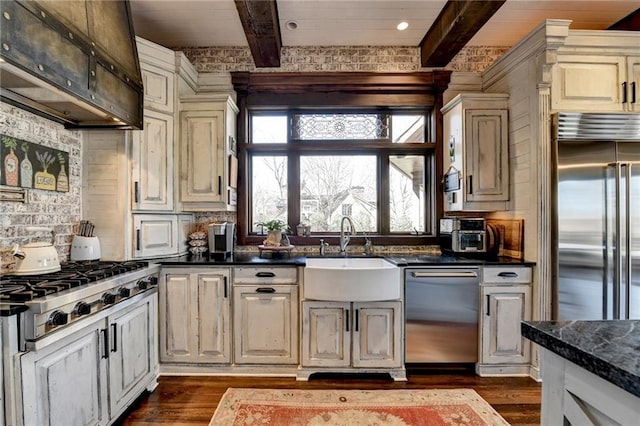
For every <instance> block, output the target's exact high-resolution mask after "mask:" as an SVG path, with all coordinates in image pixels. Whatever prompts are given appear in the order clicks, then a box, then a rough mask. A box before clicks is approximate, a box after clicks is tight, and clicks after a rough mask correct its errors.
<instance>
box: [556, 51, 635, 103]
mask: <svg viewBox="0 0 640 426" xmlns="http://www.w3.org/2000/svg"><path fill="white" fill-rule="evenodd" d="M625 63H626V60H625V57H624V56H607V55H600V56H588V55H571V56H567V55H561V56H559V57H558V63H557V64H556V65H554V67H553V71H552V79H553V84H552V85H551V108H552V109H554V110H560V111H567V110H568V111H582V112H592V111H608V112H619V111H624V108H625V104H623V103H622V83H623V82H625V81H626V73H627V70H626V65H625Z"/></svg>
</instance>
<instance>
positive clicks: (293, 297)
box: [233, 284, 298, 364]
mask: <svg viewBox="0 0 640 426" xmlns="http://www.w3.org/2000/svg"><path fill="white" fill-rule="evenodd" d="M297 324H298V286H297V285H270V286H269V285H267V286H264V285H235V284H234V286H233V330H234V332H233V336H234V339H233V343H234V362H235V363H236V364H298V327H297Z"/></svg>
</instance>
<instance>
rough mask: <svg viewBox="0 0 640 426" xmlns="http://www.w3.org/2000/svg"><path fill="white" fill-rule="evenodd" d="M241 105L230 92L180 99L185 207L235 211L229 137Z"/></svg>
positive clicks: (181, 184) (181, 162) (189, 209)
mask: <svg viewBox="0 0 640 426" xmlns="http://www.w3.org/2000/svg"><path fill="white" fill-rule="evenodd" d="M237 113H238V108H237V107H236V105H235V103H234V102H233V100H232V99H231V97H229V96H228V95H194V96H185V97H182V98H181V99H180V167H179V169H180V173H179V176H180V201H181V202H182V206H183V209H184V210H185V211H212V210H228V211H235V209H236V201H235V187H236V183H235V182H231V181H230V176H229V162H230V158H229V157H230V156H235V153H233V152H232V151H231V148H230V139H233V140H235V137H236V135H235V132H236V116H237Z"/></svg>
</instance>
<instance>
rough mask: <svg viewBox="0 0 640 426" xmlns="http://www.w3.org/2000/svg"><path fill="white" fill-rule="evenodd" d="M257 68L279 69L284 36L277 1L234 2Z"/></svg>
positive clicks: (251, 0) (250, 0) (236, 0)
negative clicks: (281, 30) (281, 31)
mask: <svg viewBox="0 0 640 426" xmlns="http://www.w3.org/2000/svg"><path fill="white" fill-rule="evenodd" d="M234 2H235V4H236V9H238V15H240V21H241V22H242V28H244V33H245V35H246V36H247V42H248V43H249V49H250V50H251V55H252V56H253V62H254V63H255V65H256V67H260V68H261V67H279V66H280V52H281V50H282V36H281V34H280V23H279V20H278V6H277V5H276V0H260V1H255V0H234Z"/></svg>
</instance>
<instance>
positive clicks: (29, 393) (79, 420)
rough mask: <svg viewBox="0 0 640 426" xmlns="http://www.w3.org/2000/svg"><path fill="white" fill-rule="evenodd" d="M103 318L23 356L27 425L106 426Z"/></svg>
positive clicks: (23, 388) (24, 401) (22, 370)
mask: <svg viewBox="0 0 640 426" xmlns="http://www.w3.org/2000/svg"><path fill="white" fill-rule="evenodd" d="M105 325H106V323H105V321H104V320H101V321H99V322H98V323H96V325H94V326H88V327H87V328H85V329H82V331H79V332H77V333H74V334H72V335H71V336H68V337H67V338H65V339H62V340H60V341H58V342H57V343H55V344H53V345H50V346H47V347H46V348H44V349H42V350H38V351H33V352H26V353H25V354H24V355H23V356H22V357H21V360H20V361H21V374H22V399H23V405H24V407H23V409H24V424H25V425H65V426H66V425H69V426H72V425H78V426H85V425H104V424H107V423H108V420H109V411H108V406H107V401H108V398H107V362H106V359H103V358H102V357H104V355H105V351H107V350H108V348H106V347H104V344H103V343H102V341H103V337H104V334H105V333H107V331H106V328H103V327H105Z"/></svg>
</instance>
